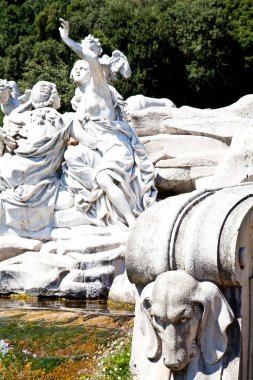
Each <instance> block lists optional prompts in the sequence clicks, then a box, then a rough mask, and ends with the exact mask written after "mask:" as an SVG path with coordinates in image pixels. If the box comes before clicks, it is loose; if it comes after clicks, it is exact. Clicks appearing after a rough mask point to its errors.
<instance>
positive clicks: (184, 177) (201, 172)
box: [155, 166, 215, 194]
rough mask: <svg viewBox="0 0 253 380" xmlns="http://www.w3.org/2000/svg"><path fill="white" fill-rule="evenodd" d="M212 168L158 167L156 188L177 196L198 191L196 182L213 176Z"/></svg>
mask: <svg viewBox="0 0 253 380" xmlns="http://www.w3.org/2000/svg"><path fill="white" fill-rule="evenodd" d="M214 170H215V169H214V167H212V166H202V167H201V166H197V167H192V168H180V167H179V168H164V167H163V168H160V167H156V171H155V172H156V187H157V188H158V189H159V190H163V191H168V192H173V193H176V194H182V193H187V192H189V191H193V190H195V189H196V182H195V181H196V180H198V179H199V178H203V177H208V176H212V175H213V173H214Z"/></svg>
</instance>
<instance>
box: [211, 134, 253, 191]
mask: <svg viewBox="0 0 253 380" xmlns="http://www.w3.org/2000/svg"><path fill="white" fill-rule="evenodd" d="M250 181H253V128H252V127H248V128H246V127H244V128H241V129H240V130H238V132H237V133H236V134H235V136H234V137H233V140H232V143H231V145H230V147H229V149H228V151H227V152H226V154H225V156H224V158H223V160H222V161H221V162H220V163H219V165H218V166H217V167H216V169H215V172H214V176H213V178H212V180H211V181H210V186H214V187H223V186H231V185H237V184H240V183H243V182H250Z"/></svg>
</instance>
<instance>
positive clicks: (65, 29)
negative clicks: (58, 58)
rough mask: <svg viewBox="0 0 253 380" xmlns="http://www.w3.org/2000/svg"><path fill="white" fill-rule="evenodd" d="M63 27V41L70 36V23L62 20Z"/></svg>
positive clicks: (61, 29) (61, 28)
mask: <svg viewBox="0 0 253 380" xmlns="http://www.w3.org/2000/svg"><path fill="white" fill-rule="evenodd" d="M60 22H61V27H60V28H59V31H60V35H61V38H62V39H63V41H64V40H65V39H67V38H68V36H69V22H68V21H66V20H64V19H63V18H60Z"/></svg>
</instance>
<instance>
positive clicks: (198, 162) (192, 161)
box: [155, 152, 224, 168]
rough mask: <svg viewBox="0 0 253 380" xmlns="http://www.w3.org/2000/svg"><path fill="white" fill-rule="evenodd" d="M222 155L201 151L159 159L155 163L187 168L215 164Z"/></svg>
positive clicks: (166, 166)
mask: <svg viewBox="0 0 253 380" xmlns="http://www.w3.org/2000/svg"><path fill="white" fill-rule="evenodd" d="M223 157H224V153H220V154H219V152H218V153H215V152H213V153H207V154H205V153H202V154H201V155H200V154H194V152H192V155H189V156H185V157H184V156H182V157H181V156H179V157H177V158H167V159H162V160H159V161H158V162H157V163H156V164H155V167H156V168H177V167H179V168H189V167H196V166H216V165H218V163H219V162H220V161H221V160H222V158H223Z"/></svg>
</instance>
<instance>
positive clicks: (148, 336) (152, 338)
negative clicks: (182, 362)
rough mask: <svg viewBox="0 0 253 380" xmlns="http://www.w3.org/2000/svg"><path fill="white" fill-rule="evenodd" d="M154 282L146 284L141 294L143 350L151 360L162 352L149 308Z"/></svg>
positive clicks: (150, 306)
mask: <svg viewBox="0 0 253 380" xmlns="http://www.w3.org/2000/svg"><path fill="white" fill-rule="evenodd" d="M153 285H154V282H151V283H150V284H148V285H147V286H146V287H145V288H144V289H143V291H142V294H141V313H140V315H141V320H140V322H141V323H140V329H141V332H142V334H143V345H144V347H143V348H144V351H145V354H146V356H147V358H148V359H149V360H151V361H156V360H158V359H159V358H160V356H161V353H162V346H161V340H160V339H159V337H158V336H157V334H156V332H155V329H154V327H153V325H152V323H151V308H152V299H151V294H152V289H153Z"/></svg>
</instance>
